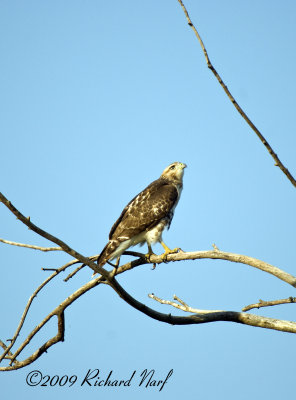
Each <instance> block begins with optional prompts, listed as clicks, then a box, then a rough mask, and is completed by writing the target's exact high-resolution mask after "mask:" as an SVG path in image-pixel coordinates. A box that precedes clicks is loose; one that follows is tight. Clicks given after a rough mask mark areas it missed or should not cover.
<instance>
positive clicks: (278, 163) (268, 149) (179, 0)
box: [178, 0, 296, 187]
mask: <svg viewBox="0 0 296 400" xmlns="http://www.w3.org/2000/svg"><path fill="white" fill-rule="evenodd" d="M178 2H179V3H180V5H181V7H182V9H183V11H184V13H185V16H186V19H187V22H188V25H189V26H190V27H191V28H192V30H193V32H194V33H195V36H196V37H197V39H198V41H199V44H200V46H201V48H202V51H203V53H204V56H205V59H206V63H207V66H208V68H209V69H210V70H211V71H212V72H213V74H214V76H215V77H216V79H217V80H218V82H219V83H220V85H221V86H222V88H223V89H224V91H225V93H226V95H227V97H228V98H229V100H230V101H231V102H232V104H233V105H234V107H235V108H236V110H237V111H238V112H239V113H240V115H241V116H242V117H243V119H244V120H245V121H246V122H247V124H248V125H249V126H250V127H251V129H252V130H253V131H254V132H255V133H256V135H257V136H258V138H259V139H260V140H261V142H262V143H263V144H264V146H265V148H266V149H267V151H268V152H269V154H270V155H271V157H272V158H273V159H274V161H275V166H276V167H279V168H280V169H281V171H282V172H283V173H284V174H285V175H286V177H287V178H288V179H289V181H290V182H291V183H292V185H293V186H295V187H296V180H295V178H294V177H293V176H292V174H291V173H290V172H289V170H288V169H287V168H286V167H285V166H284V165H283V163H282V162H281V161H280V159H279V158H278V156H277V154H276V153H275V152H274V151H273V149H272V147H271V146H270V144H269V143H268V142H267V140H266V139H265V137H264V136H263V135H262V133H261V132H260V131H259V129H258V128H257V127H256V126H255V125H254V124H253V122H252V121H251V120H250V118H249V117H248V116H247V114H246V113H245V112H244V111H243V109H242V108H241V107H240V106H239V104H238V103H237V101H236V100H235V98H234V97H233V96H232V94H231V93H230V91H229V90H228V87H227V86H226V85H225V83H224V82H223V80H222V78H221V76H220V75H219V74H218V72H217V71H216V69H215V68H214V66H213V64H212V63H211V61H210V59H209V56H208V53H207V50H206V48H205V45H204V43H203V41H202V39H201V37H200V35H199V33H198V31H197V29H196V28H195V26H194V25H193V23H192V21H191V19H190V17H189V14H188V11H187V9H186V8H185V6H184V4H183V2H182V0H178Z"/></svg>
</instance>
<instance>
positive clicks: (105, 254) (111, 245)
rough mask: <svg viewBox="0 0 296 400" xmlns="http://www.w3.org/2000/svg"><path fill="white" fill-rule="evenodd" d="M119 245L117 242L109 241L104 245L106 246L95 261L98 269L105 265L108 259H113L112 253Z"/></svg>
mask: <svg viewBox="0 0 296 400" xmlns="http://www.w3.org/2000/svg"><path fill="white" fill-rule="evenodd" d="M119 244H120V241H119V240H110V241H109V242H108V243H107V244H106V246H105V247H104V248H103V250H102V252H101V254H100V255H99V258H98V260H97V263H98V264H99V266H100V267H102V266H103V265H105V264H106V262H107V261H108V260H109V259H110V258H113V257H112V255H113V253H114V251H115V250H116V249H117V248H118V246H119Z"/></svg>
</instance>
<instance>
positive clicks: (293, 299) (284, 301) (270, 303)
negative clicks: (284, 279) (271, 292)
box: [242, 296, 296, 311]
mask: <svg viewBox="0 0 296 400" xmlns="http://www.w3.org/2000/svg"><path fill="white" fill-rule="evenodd" d="M289 303H296V297H292V296H291V297H288V298H287V299H280V300H271V301H264V300H261V299H260V300H259V303H255V304H250V305H248V306H246V307H244V308H242V311H249V310H252V309H253V308H261V307H270V306H278V305H279V304H289Z"/></svg>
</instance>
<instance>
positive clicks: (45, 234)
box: [0, 192, 109, 280]
mask: <svg viewBox="0 0 296 400" xmlns="http://www.w3.org/2000/svg"><path fill="white" fill-rule="evenodd" d="M0 201H1V202H2V203H3V204H4V205H5V206H6V207H7V208H8V209H9V210H10V211H11V212H12V213H13V214H14V215H15V216H16V217H17V219H19V220H20V221H21V222H22V223H23V224H25V225H26V226H27V227H28V228H30V229H31V230H32V231H34V232H36V233H37V234H38V235H40V236H42V237H44V238H46V239H48V240H49V241H51V242H53V243H56V244H58V245H59V246H60V247H61V248H62V249H63V250H64V251H65V252H66V253H68V254H70V256H72V257H74V258H76V259H77V260H79V261H80V262H81V263H83V264H86V265H88V266H89V267H90V268H91V269H93V270H94V271H95V272H97V273H100V274H101V275H103V276H104V278H105V279H107V280H108V279H109V272H108V271H106V270H105V269H104V268H102V267H100V266H99V265H98V264H95V263H94V262H92V261H91V260H90V259H88V258H87V257H84V256H83V255H82V254H80V253H78V252H77V251H76V250H74V249H72V248H71V247H70V246H69V245H67V244H66V243H65V242H63V241H62V240H60V239H59V238H57V237H55V236H53V235H51V234H50V233H48V232H46V231H44V230H43V229H41V228H39V227H38V226H37V225H35V224H33V223H32V222H31V218H30V217H25V216H24V215H23V214H22V213H21V212H20V211H19V210H18V209H17V208H16V207H15V206H14V205H13V204H12V203H11V201H9V200H8V199H7V198H6V197H5V196H4V195H3V194H2V193H1V192H0Z"/></svg>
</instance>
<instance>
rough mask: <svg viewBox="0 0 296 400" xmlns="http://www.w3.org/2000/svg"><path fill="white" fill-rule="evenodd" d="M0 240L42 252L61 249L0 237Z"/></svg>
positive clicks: (59, 249) (59, 248)
mask: <svg viewBox="0 0 296 400" xmlns="http://www.w3.org/2000/svg"><path fill="white" fill-rule="evenodd" d="M0 242H2V243H5V244H10V245H11V246H18V247H26V248H28V249H34V250H40V251H44V252H46V251H61V250H63V249H62V248H61V247H40V246H34V245H32V244H25V243H17V242H12V241H11V240H5V239H1V238H0Z"/></svg>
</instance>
